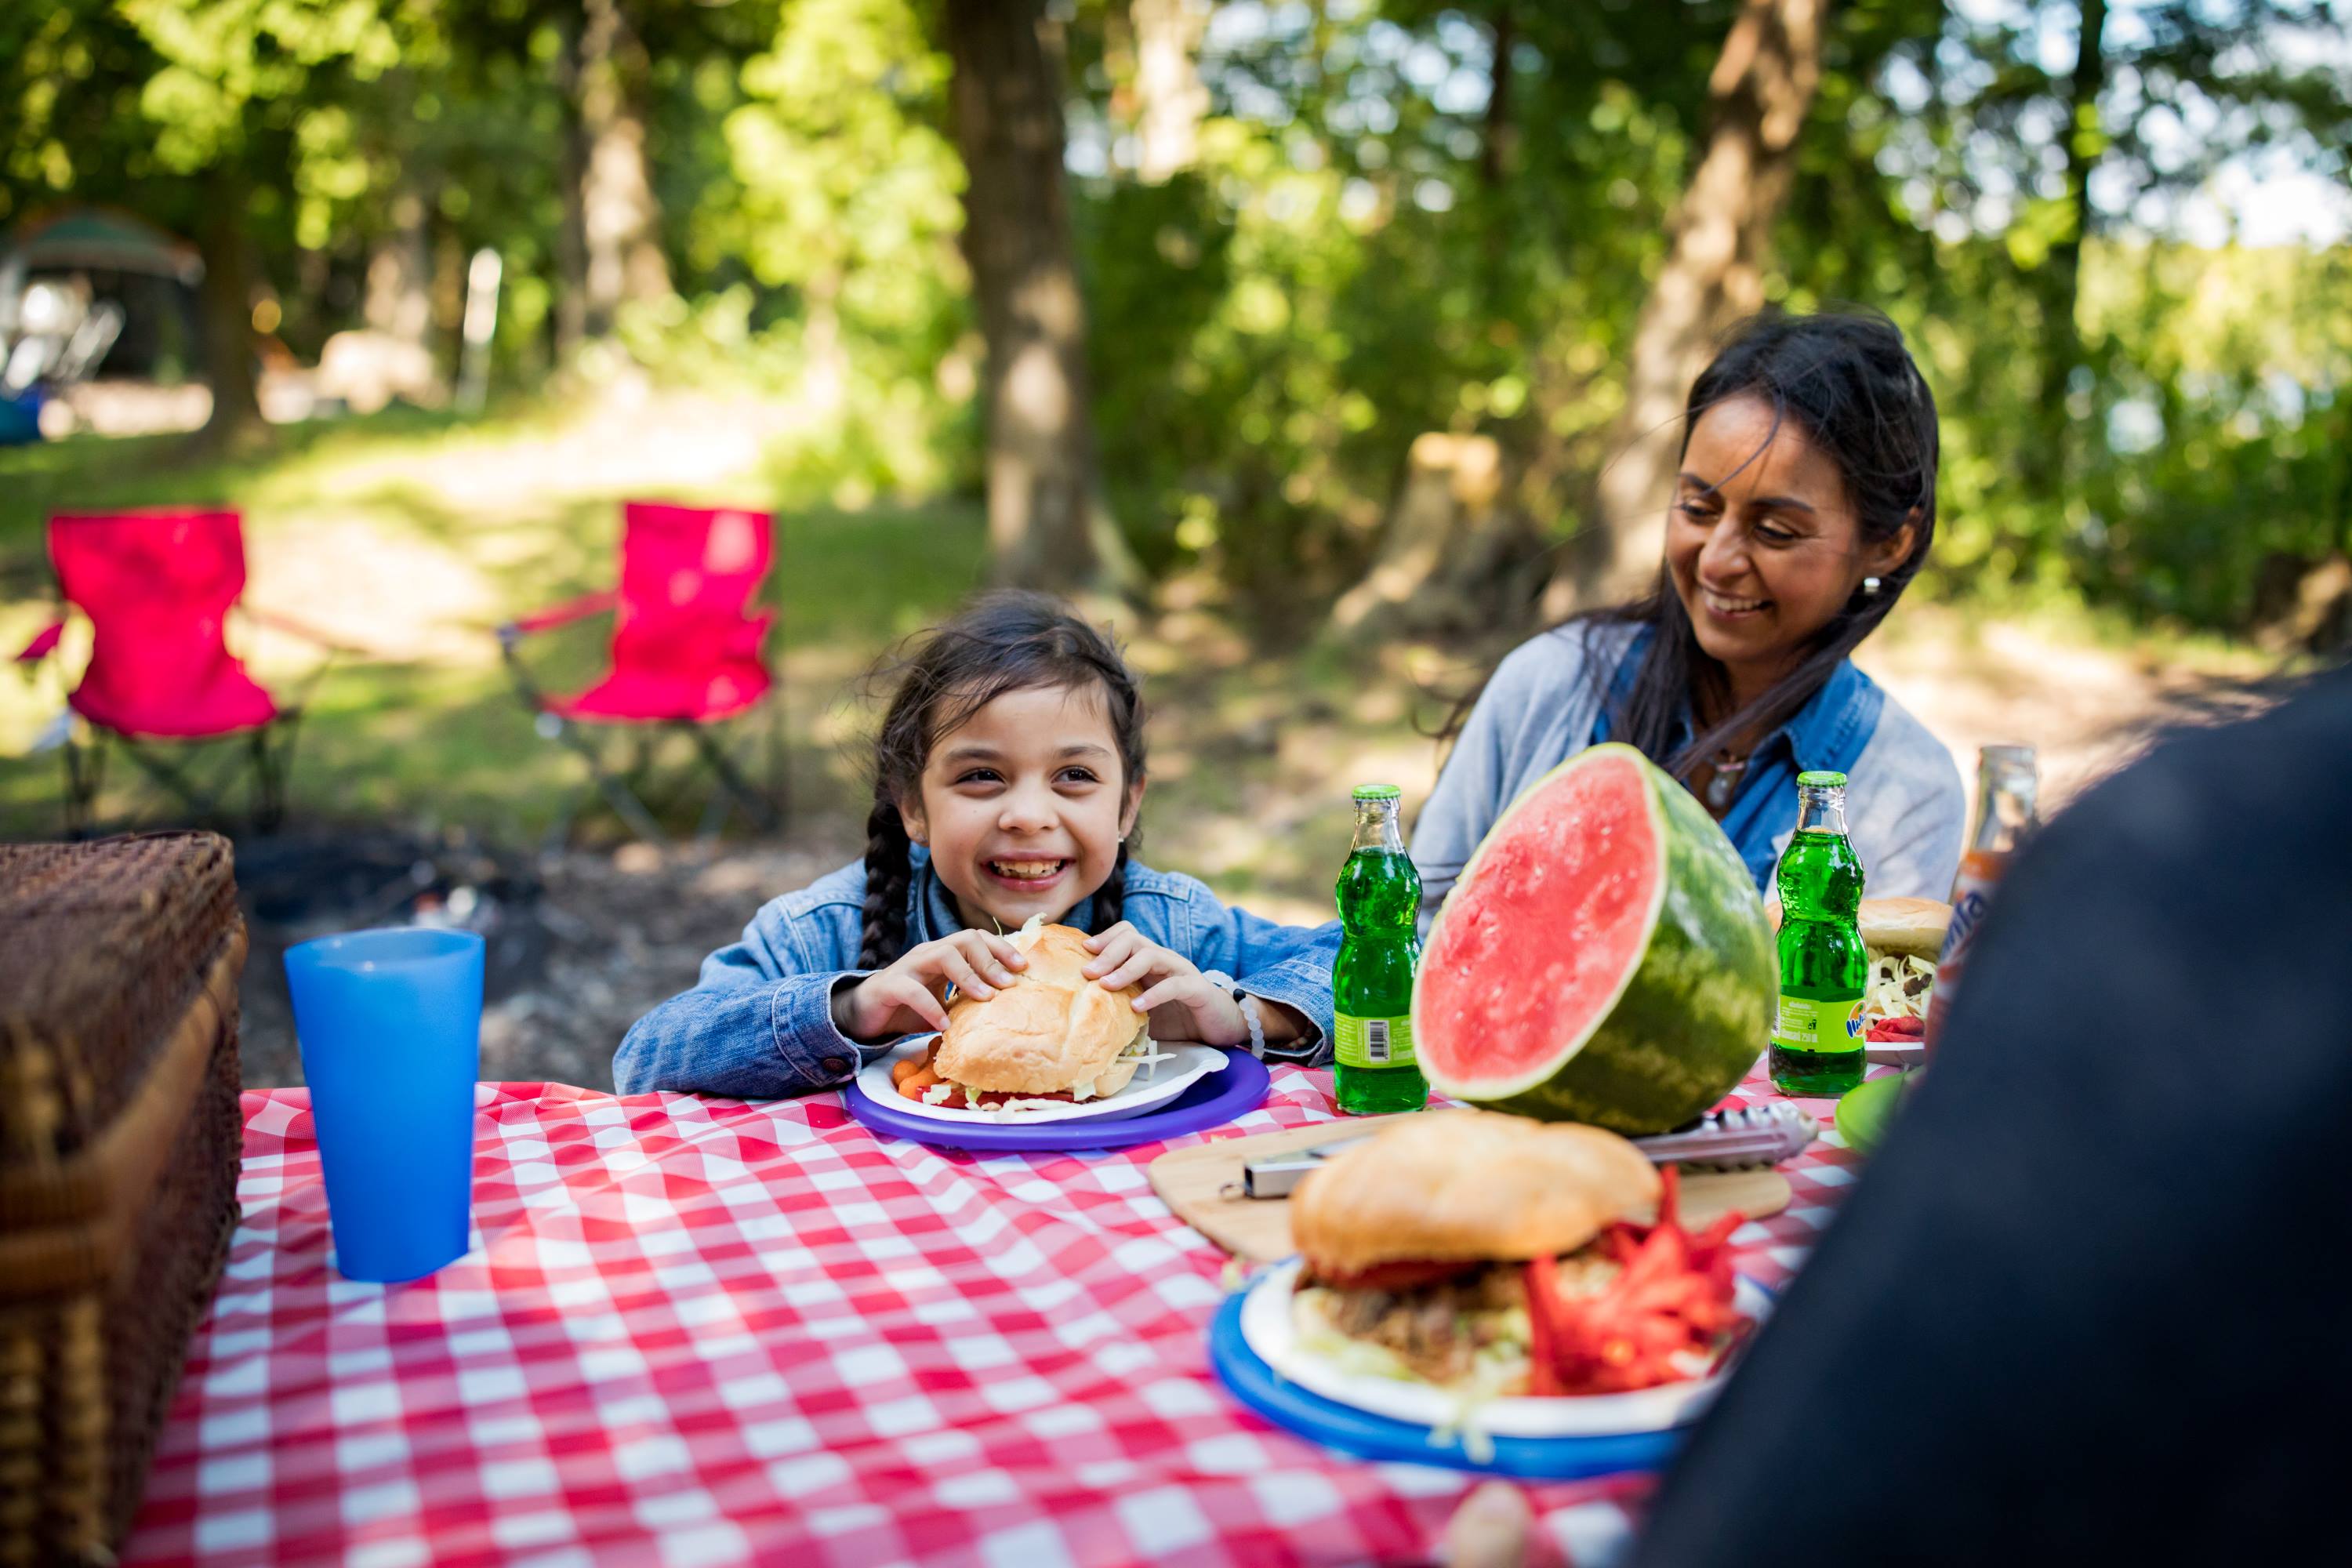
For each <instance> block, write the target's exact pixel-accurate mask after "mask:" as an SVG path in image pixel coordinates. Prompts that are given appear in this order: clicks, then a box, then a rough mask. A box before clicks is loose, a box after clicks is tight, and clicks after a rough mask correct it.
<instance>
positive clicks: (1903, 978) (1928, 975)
mask: <svg viewBox="0 0 2352 1568" xmlns="http://www.w3.org/2000/svg"><path fill="white" fill-rule="evenodd" d="M1935 989H1936V964H1935V961H1934V960H1932V959H1926V958H1921V957H1919V956H1918V955H1917V954H1916V953H1909V952H1882V953H1877V954H1874V956H1873V957H1872V958H1871V961H1870V981H1869V984H1867V985H1866V986H1864V990H1863V1001H1862V1012H1863V1016H1864V1017H1866V1018H1925V1017H1926V1016H1927V998H1928V996H1929V995H1931V994H1933V993H1934V991H1935Z"/></svg>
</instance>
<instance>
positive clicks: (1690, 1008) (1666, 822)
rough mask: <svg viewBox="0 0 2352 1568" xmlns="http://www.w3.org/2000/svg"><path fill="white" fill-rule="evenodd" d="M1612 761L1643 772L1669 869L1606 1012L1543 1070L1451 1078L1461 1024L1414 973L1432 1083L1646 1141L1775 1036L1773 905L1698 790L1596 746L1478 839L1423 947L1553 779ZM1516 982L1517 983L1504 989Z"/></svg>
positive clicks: (1734, 1079)
mask: <svg viewBox="0 0 2352 1568" xmlns="http://www.w3.org/2000/svg"><path fill="white" fill-rule="evenodd" d="M1610 759H1618V760H1620V761H1621V763H1622V762H1625V761H1630V762H1631V763H1633V764H1634V765H1635V766H1636V767H1637V768H1638V770H1639V773H1640V776H1641V778H1642V781H1643V786H1644V787H1643V798H1644V800H1645V802H1646V803H1647V805H1648V809H1649V813H1650V820H1651V824H1652V826H1653V828H1654V830H1655V834H1656V842H1657V846H1658V853H1659V855H1660V858H1661V863H1660V865H1659V867H1658V874H1657V875H1656V877H1655V879H1654V892H1653V896H1652V900H1651V907H1650V910H1649V911H1648V915H1647V918H1646V921H1645V922H1644V930H1643V942H1642V945H1641V948H1640V953H1641V956H1640V958H1639V959H1638V960H1637V961H1636V962H1634V963H1632V964H1630V965H1629V966H1628V967H1627V969H1626V972H1625V973H1623V974H1622V975H1621V976H1619V978H1618V983H1617V985H1616V988H1615V990H1614V992H1613V994H1612V995H1611V996H1610V997H1609V999H1608V1005H1606V1006H1605V1007H1601V1008H1598V1009H1596V1010H1595V1011H1594V1012H1593V1013H1592V1014H1591V1016H1589V1017H1588V1019H1587V1020H1586V1022H1585V1024H1584V1026H1583V1028H1582V1029H1581V1031H1580V1032H1579V1033H1578V1034H1576V1035H1574V1036H1573V1037H1567V1038H1563V1039H1561V1040H1560V1041H1559V1042H1558V1043H1557V1045H1556V1047H1554V1049H1553V1050H1552V1051H1551V1053H1550V1054H1549V1057H1547V1058H1546V1059H1545V1060H1544V1061H1543V1062H1542V1063H1541V1064H1539V1065H1538V1066H1537V1067H1536V1068H1531V1069H1528V1070H1526V1071H1522V1072H1518V1073H1514V1074H1511V1075H1508V1076H1494V1077H1473V1076H1466V1075H1463V1074H1457V1073H1454V1072H1451V1071H1449V1070H1448V1066H1449V1061H1450V1058H1451V1055H1452V1052H1451V1050H1450V1048H1449V1046H1448V1041H1449V1040H1450V1039H1451V1026H1450V1025H1448V1024H1447V1023H1446V1022H1445V1021H1444V1020H1441V1019H1438V1018H1436V1017H1435V1016H1433V1013H1432V1011H1431V1009H1430V1007H1429V1006H1428V1005H1426V998H1425V996H1424V990H1423V984H1422V981H1421V979H1420V978H1419V977H1417V978H1416V980H1415V983H1414V986H1413V1037H1414V1038H1415V1040H1416V1041H1417V1042H1419V1043H1420V1049H1421V1062H1422V1068H1423V1072H1424V1073H1425V1074H1426V1075H1427V1076H1428V1078H1429V1081H1430V1087H1431V1088H1433V1089H1436V1090H1437V1091H1438V1092H1439V1093H1440V1094H1444V1095H1448V1096H1450V1097H1452V1098H1454V1099H1456V1100H1466V1101H1468V1102H1470V1103H1472V1104H1475V1105H1481V1106H1486V1107H1489V1108H1491V1109H1494V1110H1507V1111H1511V1112H1514V1113H1516V1114H1518V1115H1523V1116H1534V1117H1538V1118H1541V1119H1543V1120H1545V1121H1585V1122H1591V1123H1592V1124H1594V1125H1596V1126H1601V1127H1607V1128H1611V1129H1613V1130H1614V1131H1620V1132H1624V1133H1628V1134H1635V1135H1638V1134H1642V1133H1648V1132H1661V1131H1665V1130H1666V1129H1668V1128H1671V1127H1676V1126H1679V1125H1681V1124H1682V1123H1684V1122H1685V1121H1690V1120H1691V1119H1692V1118H1693V1117H1696V1116H1699V1115H1703V1114H1705V1113H1706V1111H1707V1110H1711V1109H1713V1108H1714V1106H1715V1105H1716V1103H1717V1101H1719V1100H1722V1098H1723V1097H1724V1096H1725V1095H1726V1094H1727V1093H1729V1092H1730V1090H1731V1089H1732V1088H1733V1087H1734V1086H1735V1085H1737V1084H1738V1082H1739V1080H1740V1079H1742V1078H1744V1077H1745V1076H1746V1075H1747V1073H1748V1069H1749V1068H1751V1067H1753V1066H1754V1065H1755V1062H1756V1058H1757V1055H1758V1053H1759V1050H1760V1049H1761V1048H1762V1045H1763V1041H1764V1039H1765V1037H1766V1036H1767V1035H1768V1033H1769V1028H1770V1021H1771V1012H1772V1006H1773V1002H1774V999H1775V995H1776V992H1777V989H1778V984H1779V965H1778V962H1777V961H1776V960H1775V958H1774V956H1773V949H1772V940H1771V929H1770V926H1769V924H1768V923H1767V921H1766V920H1765V918H1764V901H1763V900H1762V899H1761V898H1760V897H1759V895H1758V893H1757V891H1756V885H1755V883H1754V881H1753V880H1752V879H1750V877H1749V875H1748V868H1747V866H1746V864H1745V863H1744V862H1742V861H1741V859H1740V858H1739V854H1738V850H1736V849H1734V848H1733V847H1732V846H1731V841H1730V840H1729V839H1728V838H1727V837H1724V834H1723V829H1722V828H1721V827H1719V826H1717V825H1716V822H1715V819H1714V818H1712V817H1710V816H1707V815H1706V811H1705V809H1704V808H1702V807H1701V806H1700V805H1699V804H1698V802H1697V801H1696V800H1694V799H1693V798H1692V797H1691V795H1690V793H1689V792H1688V791H1687V790H1685V789H1684V788H1683V787H1682V786H1681V785H1680V784H1676V783H1675V781H1674V780H1673V779H1672V778H1670V777H1668V776H1667V775H1666V774H1665V773H1664V772H1662V771H1661V770H1659V769H1658V768H1657V767H1656V766H1655V764H1654V763H1651V762H1650V760H1649V759H1648V758H1647V757H1644V756H1643V754H1642V753H1641V752H1638V751H1635V750H1634V749H1633V747H1631V746H1626V745H1622V744H1616V743H1608V744H1603V745H1599V746H1594V747H1591V748H1589V749H1587V750H1585V751H1583V752H1579V753H1578V754H1577V755H1575V756H1573V757H1571V758H1570V759H1569V760H1568V761H1566V762H1564V763H1560V765H1559V767H1557V768H1554V769H1552V770H1551V772H1549V773H1546V774H1545V775H1544V776H1543V777H1542V778H1540V779H1538V780H1537V781H1536V782H1535V783H1534V784H1530V785H1529V786H1528V788H1527V789H1526V790H1525V791H1523V792H1522V793H1521V794H1520V795H1519V797H1518V799H1517V800H1516V801H1515V802H1513V803H1512V805H1511V808H1510V809H1509V810H1508V811H1507V812H1505V813H1504V815H1503V816H1502V817H1501V818H1499V819H1498V820H1497V821H1496V824H1495V826H1494V827H1493V828H1491V829H1490V830H1489V831H1488V833H1487V835H1486V838H1485V839H1484V840H1482V841H1481V842H1480V845H1479V847H1478V850H1477V852H1476V853H1475V854H1473V855H1472V856H1471V858H1470V860H1469V863H1468V864H1467V865H1465V867H1464V868H1463V870H1462V875H1461V879H1460V880H1459V881H1458V882H1457V883H1456V884H1455V888H1454V896H1453V897H1449V898H1448V900H1446V904H1445V907H1444V908H1442V909H1440V910H1439V911H1438V914H1437V919H1436V921H1435V923H1434V924H1433V926H1432V927H1431V930H1430V936H1429V942H1428V943H1427V944H1426V945H1425V947H1424V952H1430V953H1432V954H1434V953H1435V952H1437V951H1438V949H1439V943H1440V937H1441V933H1442V932H1443V930H1444V922H1445V920H1446V915H1447V912H1448V910H1451V909H1453V908H1454V907H1455V905H1454V899H1456V898H1459V897H1460V895H1461V893H1462V891H1463V890H1464V889H1468V888H1473V887H1475V885H1476V881H1477V878H1478V872H1479V867H1480V863H1481V862H1482V860H1483V859H1484V858H1486V850H1487V847H1488V846H1490V845H1493V844H1496V843H1498V842H1500V841H1501V840H1502V839H1503V838H1504V837H1505V836H1506V835H1507V831H1508V829H1509V828H1510V826H1511V825H1512V823H1513V821H1514V820H1515V819H1516V818H1517V816H1519V814H1520V813H1522V812H1523V811H1526V810H1528V809H1531V808H1533V807H1535V806H1536V805H1538V803H1539V802H1540V801H1541V800H1542V798H1543V795H1544V791H1545V790H1546V788H1547V786H1549V785H1550V784H1552V783H1553V782H1554V781H1556V780H1558V779H1559V778H1561V777H1562V776H1564V775H1565V774H1567V773H1570V772H1571V771H1572V770H1576V769H1580V768H1585V767H1591V766H1594V765H1598V764H1600V763H1603V762H1605V761H1607V760H1610ZM1423 973H1424V975H1425V974H1426V973H1428V969H1427V966H1426V965H1424V969H1423ZM1509 983H1510V981H1509V978H1508V977H1507V976H1497V977H1496V980H1495V984H1509Z"/></svg>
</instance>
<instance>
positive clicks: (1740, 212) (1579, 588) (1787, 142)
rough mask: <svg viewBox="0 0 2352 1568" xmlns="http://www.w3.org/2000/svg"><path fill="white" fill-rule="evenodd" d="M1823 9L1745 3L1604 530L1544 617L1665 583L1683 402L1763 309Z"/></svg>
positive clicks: (1645, 342) (1632, 374)
mask: <svg viewBox="0 0 2352 1568" xmlns="http://www.w3.org/2000/svg"><path fill="white" fill-rule="evenodd" d="M1826 3H1827V0H1743V4H1742V5H1741V6H1740V11H1739V16H1738V18H1737V19H1735V20H1734V21H1733V23H1732V25H1731V31H1730V34H1729V35H1728V36H1727V37H1726V38H1725V40H1724V46H1723V55H1722V58H1719V59H1718V60H1717V62H1716V67H1715V74H1714V75H1713V76H1712V77H1711V78H1709V79H1708V81H1707V91H1708V93H1709V95H1710V96H1711V97H1712V99H1713V100H1714V111H1713V117H1712V119H1713V123H1712V124H1711V125H1710V127H1709V129H1708V132H1707V135H1706V142H1705V144H1704V146H1703V148H1702V150H1701V152H1700V153H1699V159H1698V163H1697V165H1696V169H1695V170H1694V171H1693V173H1692V174H1691V179H1690V184H1689V186H1688V188H1686V189H1685V191H1684V193H1683V199H1682V202H1681V205H1679V206H1678V207H1677V209H1676V210H1675V215H1674V217H1673V218H1672V220H1671V221H1670V223H1669V224H1668V226H1667V243H1666V258H1665V262H1664V266H1663V267H1662V268H1660V270H1659V273H1658V279H1657V281H1656V282H1655V283H1654V284H1653V285H1652V286H1651V289H1650V295H1649V298H1648V300H1645V301H1644V302H1643V306H1642V315H1641V319H1640V321H1639V323H1638V324H1637V325H1636V327H1635V329H1634V332H1633V360H1632V364H1631V366H1630V369H1629V375H1628V385H1627V388H1626V398H1625V410H1624V412H1623V413H1622V415H1620V416H1619V417H1618V422H1617V426H1616V430H1615V433H1614V437H1613V438H1612V443H1611V446H1612V450H1613V451H1614V452H1616V453H1617V457H1616V458H1615V459H1614V460H1613V461H1612V462H1611V463H1610V465H1609V466H1608V467H1607V468H1605V469H1603V470H1602V472H1601V479H1600V481H1599V483H1598V485H1597V487H1596V489H1597V498H1596V504H1595V506H1594V509H1593V510H1594V511H1595V513H1596V521H1597V524H1598V526H1597V527H1596V528H1595V529H1594V534H1595V535H1596V537H1595V538H1593V539H1591V541H1588V542H1586V543H1587V544H1588V545H1589V548H1586V549H1582V550H1572V551H1570V552H1565V553H1568V554H1570V555H1571V556H1573V557H1575V558H1574V559H1571V560H1570V562H1569V563H1567V564H1566V566H1565V567H1564V568H1563V569H1562V572H1561V574H1559V576H1557V577H1555V578H1554V579H1553V581H1552V584H1551V587H1550V589H1549V591H1548V592H1547V593H1546V595H1545V596H1544V609H1545V612H1546V614H1548V615H1550V616H1561V615H1566V614H1568V613H1569V612H1570V611H1571V610H1574V609H1576V608H1578V607H1580V606H1581V605H1595V604H1602V603H1607V602H1610V601H1613V600H1619V599H1623V598H1627V597H1630V596H1632V595H1635V594H1638V593H1640V592H1642V591H1643V590H1644V589H1645V588H1647V587H1648V586H1649V585H1650V584H1651V583H1652V582H1653V581H1654V580H1655V578H1656V576H1657V573H1658V558H1659V555H1660V552H1661V551H1662V549H1663V547H1664V536H1665V508H1666V502H1667V500H1668V498H1669V495H1670V492H1671V489H1672V479H1673V475H1674V468H1675V454H1676V453H1677V452H1678V451H1679V450H1680V447H1681V442H1680V439H1679V431H1678V429H1677V426H1678V423H1679V421H1680V418H1681V416H1682V411H1683V401H1684V399H1685V397H1686V396H1687V395H1688V394H1689V391H1690V384H1691V383H1692V382H1693V381H1695V380H1696V379H1697V377H1698V373H1699V372H1700V371H1702V370H1704V369H1706V361H1707V357H1708V354H1709V353H1710V351H1711V349H1712V347H1713V345H1714V342H1715V339H1716V338H1717V335H1718V334H1719V333H1720V332H1721V331H1723V329H1724V328H1726V327H1727V326H1728V325H1730V324H1731V322H1732V321H1735V320H1736V319H1738V317H1740V316H1743V315H1746V314H1748V312H1750V311H1753V310H1756V309H1758V308H1759V306H1760V305H1761V304H1762V303H1763V300H1764V289H1763V283H1764V258H1765V255H1766V252H1767V249H1768V247H1769V242H1770V239H1771V233H1772V222H1773V219H1774V218H1775V217H1777V216H1779V214H1780V206H1781V204H1782V202H1783V201H1784V200H1786V198H1787V196H1788V193H1789V183H1790V177H1791V175H1792V174H1793V173H1794V170H1795V163H1796V145H1797V135H1798V132H1800V131H1801V129H1802V128H1803V125H1804V121H1805V113H1806V110H1808V109H1809V108H1810V107H1811V103H1812V100H1813V89H1814V86H1815V84H1816V83H1817V82H1818V81H1819V79H1820V77H1821V58H1822V13H1823V11H1824V9H1825V8H1826Z"/></svg>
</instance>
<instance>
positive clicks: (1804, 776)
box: [1797, 773, 1845, 789]
mask: <svg viewBox="0 0 2352 1568" xmlns="http://www.w3.org/2000/svg"><path fill="white" fill-rule="evenodd" d="M1797 783H1798V784H1799V786H1800V787H1801V788H1804V789H1843V788H1845V775H1844V774H1843V773H1799V774H1798V775H1797Z"/></svg>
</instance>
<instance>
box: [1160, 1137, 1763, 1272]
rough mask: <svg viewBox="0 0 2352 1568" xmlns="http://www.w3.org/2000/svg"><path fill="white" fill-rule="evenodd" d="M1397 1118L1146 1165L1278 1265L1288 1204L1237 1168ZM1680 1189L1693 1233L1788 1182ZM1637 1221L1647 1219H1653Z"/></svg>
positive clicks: (1204, 1221)
mask: <svg viewBox="0 0 2352 1568" xmlns="http://www.w3.org/2000/svg"><path fill="white" fill-rule="evenodd" d="M1397 1120H1399V1119H1398V1118H1396V1117H1393V1116H1369V1117H1365V1118H1362V1119H1360V1120H1354V1121H1325V1122H1318V1123H1317V1124H1316V1125H1315V1126H1313V1127H1294V1128H1292V1129H1290V1130H1289V1131H1285V1132H1261V1133H1259V1134H1257V1135H1256V1136H1255V1137H1250V1138H1221V1139H1218V1140H1217V1141H1216V1142H1213V1143H1199V1144H1195V1145H1193V1146H1192V1148H1189V1149H1178V1150H1176V1151H1174V1152H1172V1153H1167V1154H1162V1155H1160V1158H1158V1159H1157V1160H1154V1161H1152V1162H1151V1167H1150V1176H1151V1186H1152V1190H1153V1191H1154V1192H1157V1193H1158V1194H1160V1201H1161V1202H1162V1203H1164V1204H1166V1205H1168V1206H1169V1208H1170V1209H1171V1210H1172V1211H1174V1213H1175V1215H1176V1217H1177V1218H1178V1219H1181V1220H1182V1221H1183V1222H1184V1223H1185V1224H1186V1225H1189V1226H1192V1228H1193V1229H1194V1230H1197V1231H1199V1232H1200V1233H1201V1234H1202V1236H1205V1237H1208V1238H1209V1239H1210V1240H1211V1241H1213V1242H1215V1243H1216V1244H1217V1245H1218V1246H1219V1247H1223V1248H1224V1249H1225V1250H1226V1251H1227V1252H1230V1253H1232V1254H1234V1256H1235V1257H1236V1258H1241V1259H1242V1260H1243V1261H1244V1262H1245V1263H1274V1262H1277V1261H1279V1260H1280V1259H1282V1258H1287V1257H1289V1256H1290V1255H1291V1253H1292V1252H1293V1251H1295V1250H1296V1248H1294V1247H1292V1245H1291V1241H1290V1203H1289V1200H1288V1199H1286V1198H1249V1197H1244V1196H1243V1195H1242V1167H1243V1166H1244V1165H1245V1164H1247V1163H1250V1162H1251V1161H1253V1160H1263V1159H1266V1158H1268V1157H1269V1156H1272V1155H1276V1154H1289V1153H1295V1152H1297V1151H1298V1150H1301V1149H1312V1148H1314V1147H1315V1146H1316V1145H1317V1144H1318V1143H1336V1142H1339V1141H1340V1140H1341V1139H1343V1138H1358V1137H1361V1136H1362V1135H1363V1134H1365V1133H1367V1132H1373V1131H1379V1130H1380V1129H1381V1127H1383V1126H1385V1125H1386V1124H1387V1123H1389V1122H1391V1121H1397ZM1682 1191H1683V1216H1682V1217H1683V1223H1684V1224H1685V1226H1689V1227H1690V1228H1691V1229H1693V1230H1698V1229H1701V1228H1703V1227H1705V1226H1707V1225H1710V1224H1712V1223H1713V1222H1714V1220H1715V1218H1716V1216H1717V1215H1721V1214H1725V1213H1727V1212H1729V1211H1730V1210H1732V1209H1738V1211H1739V1212H1740V1213H1741V1214H1744V1215H1747V1216H1748V1218H1750V1219H1757V1218H1760V1217H1761V1216H1763V1215H1770V1214H1779V1213H1780V1211H1781V1210H1782V1209H1784V1208H1787V1207H1788V1206H1789V1178H1788V1177H1786V1176H1784V1175H1782V1174H1780V1172H1778V1171H1772V1170H1759V1171H1707V1172H1685V1173H1684V1175H1683V1179H1682ZM1639 1217H1640V1218H1641V1219H1643V1220H1644V1221H1646V1220H1647V1219H1649V1218H1650V1217H1651V1216H1649V1215H1641V1216H1639Z"/></svg>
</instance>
